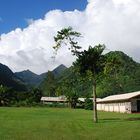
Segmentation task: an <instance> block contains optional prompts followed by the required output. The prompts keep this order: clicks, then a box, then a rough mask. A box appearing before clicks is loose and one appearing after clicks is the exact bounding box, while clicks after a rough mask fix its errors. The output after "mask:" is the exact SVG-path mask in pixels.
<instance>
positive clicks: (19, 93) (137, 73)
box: [0, 51, 140, 107]
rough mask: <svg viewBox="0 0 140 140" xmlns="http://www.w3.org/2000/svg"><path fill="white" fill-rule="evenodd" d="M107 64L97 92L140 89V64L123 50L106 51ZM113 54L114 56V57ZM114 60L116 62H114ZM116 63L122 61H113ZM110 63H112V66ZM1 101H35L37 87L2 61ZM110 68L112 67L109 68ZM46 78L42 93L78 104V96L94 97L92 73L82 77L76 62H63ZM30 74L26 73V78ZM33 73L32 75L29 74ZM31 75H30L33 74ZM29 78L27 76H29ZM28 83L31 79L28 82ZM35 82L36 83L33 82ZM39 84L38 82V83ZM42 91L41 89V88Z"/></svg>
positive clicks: (12, 102) (100, 77)
mask: <svg viewBox="0 0 140 140" xmlns="http://www.w3.org/2000/svg"><path fill="white" fill-rule="evenodd" d="M105 56H106V61H107V64H108V65H107V66H106V67H105V70H104V72H102V73H100V74H99V75H98V78H97V96H98V97H105V96H108V95H112V94H120V93H126V92H133V91H138V90H140V64H139V63H137V62H135V61H134V60H133V59H132V58H130V57H129V56H127V55H126V54H124V53H123V52H120V51H115V52H109V53H107V54H106V55H105ZM112 58H113V59H112ZM111 60H113V62H110V61H111ZM113 63H116V64H118V65H112V64H113ZM110 65H112V66H111V67H110ZM0 66H1V67H0V85H2V86H1V87H0V90H1V91H3V92H1V93H0V94H1V95H0V100H1V101H3V102H5V103H0V105H11V104H12V105H13V104H14V103H15V104H23V105H25V104H32V103H33V102H36V101H33V100H32V102H31V99H30V98H31V97H32V96H34V95H33V92H34V91H35V90H36V88H35V89H34V87H33V88H29V87H28V90H27V86H25V84H24V80H23V79H22V78H21V77H20V78H18V77H17V75H16V76H15V75H14V73H13V72H12V71H11V70H10V69H9V68H8V67H7V66H5V65H2V64H0ZM108 69H110V70H108ZM43 76H44V80H43V81H42V83H41V84H40V85H39V89H37V90H39V93H40V97H41V95H43V96H60V95H65V96H66V97H67V98H68V100H69V102H71V105H72V106H73V107H75V102H77V99H78V97H86V98H89V97H92V83H91V81H90V80H91V76H90V73H89V74H87V75H86V76H83V77H81V75H80V74H79V72H78V71H77V67H76V66H71V67H70V68H66V67H65V66H64V65H60V66H59V67H57V68H56V69H54V70H53V71H49V72H47V73H44V75H43ZM25 77H28V75H26V74H25V75H24V78H25ZM29 77H30V76H29ZM29 77H28V78H29ZM28 78H27V79H28ZM26 84H27V83H26ZM32 86H33V85H32ZM35 87H36V86H35ZM40 89H41V90H42V91H41V90H40Z"/></svg>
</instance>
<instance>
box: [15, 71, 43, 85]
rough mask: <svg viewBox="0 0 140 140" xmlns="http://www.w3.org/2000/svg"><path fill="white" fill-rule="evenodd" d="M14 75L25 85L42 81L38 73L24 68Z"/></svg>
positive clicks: (37, 83)
mask: <svg viewBox="0 0 140 140" xmlns="http://www.w3.org/2000/svg"><path fill="white" fill-rule="evenodd" d="M15 75H16V76H17V77H19V78H20V79H22V80H23V81H24V82H25V83H26V84H27V85H31V86H37V85H39V84H40V82H41V81H42V78H41V76H40V75H37V74H35V73H33V72H31V71H30V70H24V71H22V72H15Z"/></svg>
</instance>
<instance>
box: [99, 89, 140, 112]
mask: <svg viewBox="0 0 140 140" xmlns="http://www.w3.org/2000/svg"><path fill="white" fill-rule="evenodd" d="M97 110H101V111H109V112H121V113H133V112H140V91H138V92H133V93H127V94H119V95H111V96H108V97H105V98H103V99H100V100H98V101H97Z"/></svg>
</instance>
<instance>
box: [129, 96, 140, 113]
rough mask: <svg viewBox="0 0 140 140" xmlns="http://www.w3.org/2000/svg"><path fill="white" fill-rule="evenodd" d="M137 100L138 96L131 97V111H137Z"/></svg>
mask: <svg viewBox="0 0 140 140" xmlns="http://www.w3.org/2000/svg"><path fill="white" fill-rule="evenodd" d="M137 100H140V97H138V98H134V99H131V106H132V112H137V111H138V110H137Z"/></svg>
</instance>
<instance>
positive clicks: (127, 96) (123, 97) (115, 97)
mask: <svg viewBox="0 0 140 140" xmlns="http://www.w3.org/2000/svg"><path fill="white" fill-rule="evenodd" d="M137 96H140V91H137V92H132V93H126V94H119V95H111V96H108V97H105V98H103V99H100V100H98V101H97V102H98V103H101V102H110V101H120V100H129V99H131V98H134V97H137Z"/></svg>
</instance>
